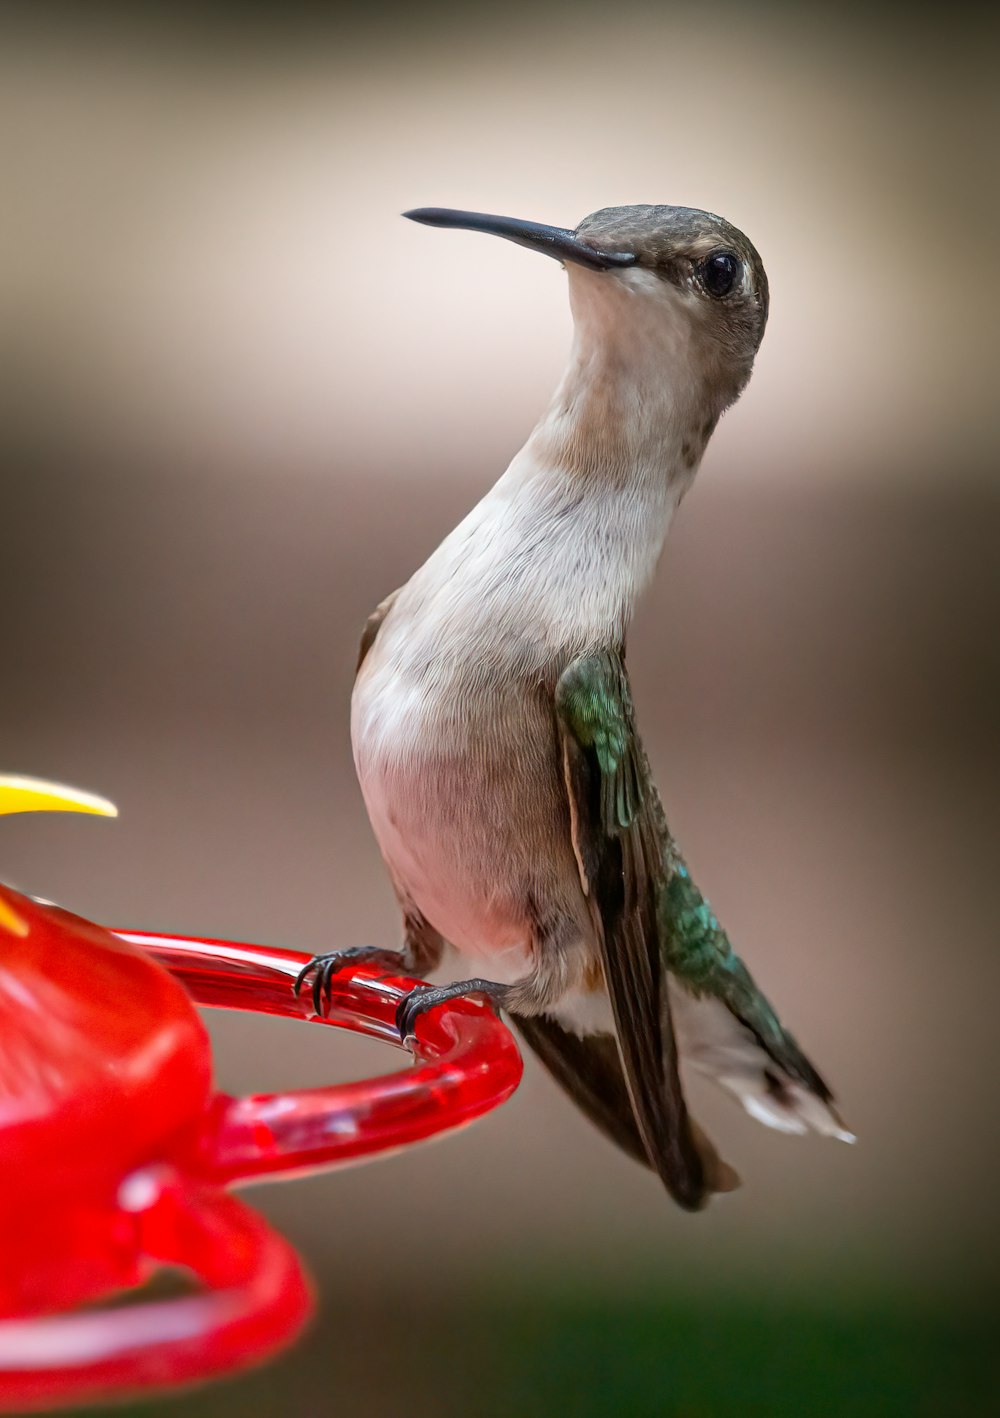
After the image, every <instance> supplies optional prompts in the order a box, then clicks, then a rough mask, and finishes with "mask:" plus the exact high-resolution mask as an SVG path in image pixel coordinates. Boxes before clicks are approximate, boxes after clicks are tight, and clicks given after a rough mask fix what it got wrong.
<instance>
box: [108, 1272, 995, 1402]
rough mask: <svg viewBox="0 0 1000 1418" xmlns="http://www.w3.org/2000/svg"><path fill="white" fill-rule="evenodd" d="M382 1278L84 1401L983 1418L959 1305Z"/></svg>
mask: <svg viewBox="0 0 1000 1418" xmlns="http://www.w3.org/2000/svg"><path fill="white" fill-rule="evenodd" d="M428 1264H429V1265H432V1264H433V1246H432V1244H430V1245H429V1253H428ZM330 1282H331V1284H332V1283H333V1282H334V1277H330ZM324 1288H327V1287H324ZM399 1290H400V1292H401V1294H406V1293H409V1299H407V1300H406V1301H405V1302H404V1301H403V1300H402V1299H401V1298H400V1297H399V1296H397V1299H396V1301H395V1303H394V1305H393V1306H392V1307H391V1308H389V1309H387V1308H386V1307H384V1306H382V1305H380V1306H379V1307H378V1309H377V1310H376V1311H368V1310H350V1311H347V1310H345V1311H343V1312H340V1313H338V1312H337V1311H336V1310H335V1308H334V1307H333V1306H331V1305H329V1304H328V1305H327V1306H326V1311H325V1314H324V1317H323V1318H322V1319H321V1321H320V1322H319V1324H318V1325H317V1326H316V1327H315V1328H314V1329H313V1331H312V1333H311V1334H310V1335H309V1337H308V1338H307V1340H306V1341H305V1342H304V1343H303V1344H301V1345H300V1346H299V1347H298V1348H297V1349H296V1350H294V1351H293V1352H292V1353H291V1354H290V1355H288V1356H287V1357H285V1358H283V1359H282V1360H280V1361H279V1362H278V1363H276V1364H274V1365H272V1366H271V1367H269V1368H266V1369H263V1370H260V1371H258V1372H254V1373H251V1374H248V1375H246V1376H245V1377H242V1378H239V1379H237V1380H235V1381H231V1382H229V1383H227V1384H225V1385H214V1386H212V1387H209V1388H204V1389H200V1390H193V1391H188V1392H186V1393H184V1394H181V1395H179V1396H176V1397H174V1398H172V1399H168V1400H161V1401H157V1402H153V1403H144V1404H141V1405H135V1406H125V1407H119V1406H115V1407H114V1408H113V1409H112V1408H107V1409H99V1410H97V1411H98V1412H107V1413H108V1415H109V1418H111V1415H112V1414H117V1415H119V1418H129V1415H131V1414H135V1415H136V1418H141V1415H145V1418H155V1415H158V1414H161V1413H162V1414H163V1416H164V1418H169V1415H171V1414H179V1413H183V1414H184V1415H185V1418H224V1415H226V1414H230V1413H233V1414H235V1413H251V1414H252V1413H283V1414H289V1415H295V1418H313V1416H314V1415H315V1416H316V1418H319V1415H321V1414H327V1413H336V1414H343V1415H345V1418H348V1415H350V1418H353V1415H365V1418H396V1415H402V1414H405V1415H407V1418H423V1416H424V1415H426V1418H507V1415H517V1418H564V1416H565V1418H609V1415H621V1418H730V1415H732V1418H748V1415H761V1418H785V1415H787V1418H824V1415H827V1414H829V1415H831V1418H834V1415H836V1418H896V1415H899V1418H924V1415H926V1418H932V1415H933V1418H938V1415H948V1418H964V1415H970V1418H972V1415H975V1418H986V1415H988V1414H990V1413H992V1412H995V1411H996V1404H997V1400H998V1393H997V1390H996V1385H995V1382H994V1383H993V1384H992V1385H991V1381H990V1370H991V1369H992V1371H993V1376H994V1380H995V1370H996V1356H995V1337H994V1336H995V1331H994V1327H993V1323H992V1321H991V1319H990V1317H989V1316H988V1315H987V1314H986V1313H984V1312H983V1311H979V1312H976V1313H970V1314H969V1315H967V1316H964V1317H961V1318H960V1317H959V1316H958V1315H957V1314H955V1313H954V1312H950V1313H947V1314H943V1313H942V1314H935V1313H933V1312H932V1311H927V1310H922V1311H919V1312H917V1311H912V1310H910V1309H908V1307H907V1306H906V1305H905V1304H904V1303H897V1304H895V1305H889V1304H882V1305H872V1304H865V1305H863V1306H854V1307H852V1306H832V1307H829V1308H827V1307H826V1306H824V1305H823V1304H822V1302H817V1301H813V1302H812V1303H811V1304H809V1305H804V1306H791V1305H790V1304H789V1303H788V1302H787V1300H786V1301H782V1302H775V1301H772V1300H771V1299H769V1298H768V1296H767V1294H766V1293H763V1294H762V1295H761V1296H760V1297H759V1298H757V1299H746V1300H742V1301H739V1302H736V1301H733V1300H731V1299H730V1300H726V1301H719V1300H713V1301H711V1302H710V1303H708V1302H705V1301H704V1300H698V1301H693V1302H690V1303H688V1304H686V1305H683V1306H681V1305H679V1304H678V1303H677V1302H676V1301H670V1300H663V1301H657V1300H655V1299H651V1298H638V1297H633V1298H631V1299H627V1300H621V1299H619V1298H615V1299H614V1300H613V1301H610V1300H602V1299H601V1298H600V1297H599V1296H597V1295H594V1294H588V1293H586V1291H582V1292H580V1293H577V1294H575V1295H570V1294H568V1293H566V1292H565V1291H556V1292H553V1293H551V1294H549V1293H545V1292H540V1291H538V1290H535V1291H534V1292H532V1293H529V1294H520V1293H511V1294H508V1295H507V1296H506V1297H505V1298H502V1299H498V1298H497V1297H496V1296H493V1297H491V1298H490V1299H488V1300H485V1299H483V1298H481V1297H479V1296H476V1295H472V1296H469V1297H466V1298H464V1299H463V1298H462V1297H456V1298H455V1299H454V1300H452V1301H440V1300H436V1299H434V1298H433V1297H431V1298H424V1297H421V1295H420V1285H419V1280H417V1279H416V1278H415V1277H404V1276H401V1277H400V1284H399ZM762 1290H764V1291H765V1292H766V1277H762ZM88 1411H89V1412H90V1413H91V1415H93V1414H94V1412H95V1410H93V1409H91V1410H88ZM81 1418H82V1414H81Z"/></svg>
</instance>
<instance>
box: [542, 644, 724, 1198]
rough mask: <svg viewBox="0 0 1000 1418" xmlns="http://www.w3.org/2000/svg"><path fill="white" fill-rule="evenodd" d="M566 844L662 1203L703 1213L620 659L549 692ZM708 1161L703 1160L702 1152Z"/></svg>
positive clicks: (586, 661) (656, 846)
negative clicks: (668, 1199) (669, 1200)
mask: <svg viewBox="0 0 1000 1418" xmlns="http://www.w3.org/2000/svg"><path fill="white" fill-rule="evenodd" d="M555 707H556V716H557V720H558V723H559V727H560V737H561V743H562V751H563V770H564V777H565V782H566V791H567V794H568V798H569V806H570V821H571V827H572V833H573V845H574V849H575V851H576V856H577V862H578V865H579V868H580V880H581V882H582V884H583V889H584V892H585V893H586V895H587V898H588V901H589V903H590V907H591V914H592V917H593V921H594V929H595V935H596V937H597V940H598V944H599V948H600V953H601V962H602V965H603V967H604V976H605V981H606V983H607V989H608V994H609V996H610V999H611V1007H612V1011H613V1014H614V1020H615V1027H616V1031H617V1035H618V1046H619V1050H620V1053H621V1059H622V1065H623V1069H624V1074H625V1080H626V1083H627V1085H628V1092H629V1095H630V1097H631V1100H632V1109H633V1112H634V1114H635V1121H636V1123H637V1125H638V1128H639V1132H640V1134H641V1137H642V1140H643V1143H644V1144H645V1148H646V1151H647V1153H648V1155H649V1160H650V1162H651V1164H652V1166H653V1167H654V1169H655V1170H656V1171H657V1172H658V1173H659V1175H660V1177H661V1179H662V1180H663V1182H664V1185H665V1186H666V1187H667V1190H668V1191H669V1192H670V1194H671V1195H672V1196H673V1197H674V1199H675V1200H676V1201H677V1202H678V1203H679V1204H680V1205H681V1206H683V1207H685V1208H687V1209H688V1210H697V1209H698V1208H699V1207H701V1206H703V1205H704V1203H705V1200H706V1198H707V1195H708V1192H709V1190H710V1187H711V1180H710V1178H709V1177H708V1176H707V1175H706V1164H707V1163H708V1162H709V1160H710V1158H711V1159H713V1160H714V1155H713V1154H711V1149H710V1148H707V1149H706V1148H704V1147H702V1148H700V1147H699V1140H696V1136H695V1133H694V1131H693V1127H692V1123H691V1120H690V1118H689V1116H688V1112H687V1107H686V1105H685V1102H684V1095H683V1093H682V1090H681V1083H680V1077H679V1074H678V1068H677V1048H676V1044H675V1041H674V1031H673V1024H672V1021H671V1015H670V1000H669V996H668V992H667V981H666V969H665V965H664V962H663V959H662V952H661V950H660V942H659V930H658V920H657V913H658V904H659V898H660V894H661V892H662V889H663V886H664V871H663V852H662V846H661V842H660V834H659V828H658V815H659V805H658V802H657V800H656V793H655V789H654V787H653V785H652V782H651V781H650V777H649V767H648V764H647V762H646V758H645V754H644V753H643V750H642V746H641V744H640V743H639V740H638V737H637V735H636V731H635V724H634V719H633V712H632V697H631V693H630V691H629V684H628V677H627V675H626V672H625V666H624V664H623V662H622V659H621V657H620V656H619V655H618V654H616V653H615V652H613V651H607V652H602V653H599V654H594V655H588V656H585V657H582V658H580V659H577V660H574V661H573V662H572V663H571V664H570V665H569V666H568V668H567V669H566V670H565V671H564V672H563V674H562V676H561V677H560V679H559V682H558V684H557V685H556V691H555ZM706 1151H707V1153H708V1155H705V1153H706Z"/></svg>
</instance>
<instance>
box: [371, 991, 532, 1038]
mask: <svg viewBox="0 0 1000 1418" xmlns="http://www.w3.org/2000/svg"><path fill="white" fill-rule="evenodd" d="M506 992H507V991H506V986H504V985H498V984H496V983H495V982H494V981H492V980H456V981H455V983H454V984H453V985H417V987H416V988H415V989H412V990H411V991H410V993H409V994H408V995H406V996H404V998H403V999H401V1000H400V1002H399V1004H398V1006H397V1008H396V1028H397V1029H398V1030H399V1037H400V1041H401V1042H402V1043H404V1044H406V1043H408V1042H409V1041H410V1039H412V1038H414V1033H413V1026H414V1024H415V1023H416V1021H417V1020H418V1019H419V1018H420V1016H421V1015H422V1014H426V1013H427V1011H428V1010H429V1009H436V1008H437V1007H438V1005H439V1004H447V1003H448V1001H449V1000H453V999H461V998H462V997H463V996H464V995H479V994H481V995H486V996H487V998H488V999H489V1001H490V1003H491V1004H492V1005H493V1007H494V1009H499V1008H500V1007H501V1006H502V1004H503V1001H504V996H505V995H506Z"/></svg>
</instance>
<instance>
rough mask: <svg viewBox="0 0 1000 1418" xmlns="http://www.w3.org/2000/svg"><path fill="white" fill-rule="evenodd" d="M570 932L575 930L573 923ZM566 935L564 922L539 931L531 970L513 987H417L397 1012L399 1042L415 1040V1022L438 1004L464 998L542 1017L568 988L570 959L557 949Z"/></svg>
mask: <svg viewBox="0 0 1000 1418" xmlns="http://www.w3.org/2000/svg"><path fill="white" fill-rule="evenodd" d="M569 929H570V931H572V930H574V929H575V927H574V926H573V925H572V923H570V926H569ZM566 933H567V926H566V923H565V922H560V923H558V924H557V925H556V926H555V927H554V928H553V929H552V930H546V931H544V933H543V932H542V931H541V929H539V930H537V931H536V934H535V938H534V940H533V943H532V944H533V949H532V954H533V963H532V968H531V969H530V970H529V972H528V973H527V974H526V975H524V976H523V977H522V978H521V979H518V980H514V981H513V982H512V983H511V984H508V985H501V984H498V983H497V982H496V981H495V980H481V979H475V980H456V981H455V983H454V984H451V985H418V986H417V988H416V989H415V990H411V991H410V993H409V994H408V995H407V996H406V998H405V999H404V1000H401V1001H400V1003H399V1006H398V1008H397V1010H396V1027H397V1028H398V1030H399V1037H400V1039H401V1040H402V1041H403V1043H404V1044H405V1043H406V1041H407V1040H408V1039H410V1038H412V1037H413V1025H414V1022H415V1020H417V1019H418V1018H419V1017H420V1015H421V1014H426V1012H427V1011H428V1010H429V1009H435V1008H436V1007H437V1006H438V1005H439V1004H446V1003H447V1001H448V1000H453V999H460V998H461V997H462V995H473V994H482V995H486V997H487V998H488V999H489V1001H490V1003H491V1004H492V1005H493V1007H494V1009H507V1010H512V1011H514V1012H515V1013H517V1014H520V1015H533V1014H540V1013H541V1012H542V1011H544V1010H545V1009H547V1008H549V1006H550V1005H552V1004H553V1003H554V1002H555V1001H556V1000H558V999H559V998H561V996H562V995H563V993H564V992H565V990H566V987H567V983H568V968H569V967H568V960H567V955H566V953H565V951H564V950H562V949H559V948H556V946H557V944H558V943H559V942H560V941H561V939H562V937H563V936H564V935H566ZM543 942H544V943H543ZM550 947H551V948H550Z"/></svg>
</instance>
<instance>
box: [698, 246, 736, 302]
mask: <svg viewBox="0 0 1000 1418" xmlns="http://www.w3.org/2000/svg"><path fill="white" fill-rule="evenodd" d="M739 274H740V262H739V258H738V257H737V256H734V255H733V253H732V252H731V251H713V252H712V254H711V256H706V257H705V260H704V261H703V262H702V268H701V278H702V280H703V281H704V282H705V289H706V290H707V291H708V293H709V295H715V296H722V295H728V294H729V292H730V291H731V290H732V288H733V286H734V285H735V284H736V279H737V277H738V276H739Z"/></svg>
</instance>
